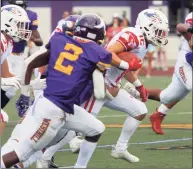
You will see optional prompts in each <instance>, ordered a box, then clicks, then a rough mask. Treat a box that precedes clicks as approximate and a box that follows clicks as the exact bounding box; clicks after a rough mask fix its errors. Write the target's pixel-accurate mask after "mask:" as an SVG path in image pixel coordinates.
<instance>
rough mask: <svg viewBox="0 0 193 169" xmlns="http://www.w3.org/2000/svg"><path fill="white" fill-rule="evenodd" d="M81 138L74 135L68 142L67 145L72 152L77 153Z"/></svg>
mask: <svg viewBox="0 0 193 169" xmlns="http://www.w3.org/2000/svg"><path fill="white" fill-rule="evenodd" d="M82 142H83V140H82V139H80V138H79V137H74V138H73V139H72V140H71V141H70V142H69V146H70V149H71V151H72V152H73V153H78V152H79V150H80V145H81V144H82Z"/></svg>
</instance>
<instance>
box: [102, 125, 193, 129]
mask: <svg viewBox="0 0 193 169" xmlns="http://www.w3.org/2000/svg"><path fill="white" fill-rule="evenodd" d="M105 127H107V128H122V127H123V125H122V124H105ZM150 127H151V124H141V125H139V128H150ZM162 128H166V129H192V124H162Z"/></svg>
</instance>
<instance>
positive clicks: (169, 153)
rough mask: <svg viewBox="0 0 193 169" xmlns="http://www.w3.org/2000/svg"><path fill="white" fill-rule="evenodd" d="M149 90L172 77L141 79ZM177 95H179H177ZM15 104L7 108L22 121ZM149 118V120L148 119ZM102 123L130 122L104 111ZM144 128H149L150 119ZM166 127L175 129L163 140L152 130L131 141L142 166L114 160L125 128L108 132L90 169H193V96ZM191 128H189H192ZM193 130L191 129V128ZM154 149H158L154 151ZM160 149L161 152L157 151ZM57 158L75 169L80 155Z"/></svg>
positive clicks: (174, 112)
mask: <svg viewBox="0 0 193 169" xmlns="http://www.w3.org/2000/svg"><path fill="white" fill-rule="evenodd" d="M141 80H142V82H144V84H145V86H146V87H153V88H164V87H166V86H167V85H168V84H169V83H170V80H171V77H153V78H151V79H150V80H149V79H145V78H141ZM176 92H177V91H176ZM15 100H16V98H14V99H13V101H12V102H11V103H10V104H9V105H8V106H7V107H6V111H7V112H8V113H9V115H10V121H16V120H18V118H17V114H16V111H15V105H14V104H15ZM158 104H159V103H156V102H153V101H148V102H147V107H148V110H149V114H151V113H152V112H153V111H154V110H155V108H156V107H157V106H158ZM147 117H148V116H147ZM99 119H100V120H101V121H103V122H104V124H120V125H122V124H123V122H124V120H125V119H126V114H124V113H122V112H117V111H114V110H109V109H107V108H103V110H102V111H101V113H100V115H99ZM14 124H15V122H10V123H9V124H8V126H7V128H6V132H5V135H4V136H3V137H2V142H3V143H4V142H5V141H6V140H7V138H8V137H9V135H10V132H11V130H12V129H13V127H14ZM142 124H149V121H148V118H146V120H144V121H143V123H142ZM164 124H171V126H170V127H171V128H169V129H164V132H165V135H163V136H160V135H156V134H154V133H153V132H152V130H151V128H142V127H140V128H139V129H138V130H137V131H136V133H135V134H134V136H133V137H132V138H131V140H130V143H132V144H131V145H129V147H128V150H129V152H131V153H132V154H134V155H136V156H138V157H139V159H140V161H139V162H138V163H128V162H126V161H123V160H115V159H113V158H111V156H110V151H111V145H113V144H115V143H116V141H117V139H118V137H119V134H120V131H121V128H113V127H112V128H106V130H105V132H104V134H103V136H102V137H101V139H100V141H99V144H98V145H99V146H101V147H100V148H97V149H96V151H95V154H94V156H93V158H92V159H91V161H90V163H89V166H88V167H92V168H192V140H191V138H192V129H191V128H192V126H191V125H192V95H191V94H189V95H188V96H187V97H186V98H185V99H184V100H183V101H181V102H180V103H179V104H178V105H177V106H176V107H175V108H173V110H172V111H170V112H169V114H168V115H167V117H166V119H165V121H164ZM174 124H176V125H177V124H183V126H182V127H183V128H181V129H173V128H172V125H174ZM188 124H189V125H188ZM187 127H189V129H188V128H187ZM186 146H187V147H186ZM153 148H154V149H153ZM156 148H157V149H156ZM66 149H68V146H66V147H64V149H63V150H64V151H61V152H58V153H57V154H56V159H55V161H56V163H57V164H58V165H59V166H60V167H68V166H73V165H74V163H75V161H76V159H77V154H72V153H71V152H70V151H67V150H66Z"/></svg>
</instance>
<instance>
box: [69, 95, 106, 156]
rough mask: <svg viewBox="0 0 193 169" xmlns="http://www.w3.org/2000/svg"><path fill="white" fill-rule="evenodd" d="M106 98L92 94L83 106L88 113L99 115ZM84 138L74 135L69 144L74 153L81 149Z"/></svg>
mask: <svg viewBox="0 0 193 169" xmlns="http://www.w3.org/2000/svg"><path fill="white" fill-rule="evenodd" d="M105 101H106V100H105V99H104V100H97V99H96V98H95V97H94V95H92V96H91V97H90V98H89V99H88V100H86V101H85V102H84V103H83V104H82V105H81V107H82V108H84V109H85V110H86V111H87V112H88V113H91V114H92V115H94V116H98V114H99V112H100V110H101V108H102V107H103V105H104V103H105ZM82 142H83V140H82V139H80V137H79V136H76V137H74V138H73V139H72V140H71V141H70V142H69V146H70V149H71V151H72V152H73V153H78V152H79V150H80V145H81V144H82Z"/></svg>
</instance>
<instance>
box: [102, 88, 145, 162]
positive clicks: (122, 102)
mask: <svg viewBox="0 0 193 169" xmlns="http://www.w3.org/2000/svg"><path fill="white" fill-rule="evenodd" d="M105 106H106V107H109V108H111V109H113V110H118V111H121V112H125V113H127V114H128V115H129V116H128V117H127V119H126V120H125V122H124V125H123V129H122V131H121V135H120V137H119V139H118V141H117V144H116V146H115V149H114V150H113V151H112V153H111V155H112V156H113V157H114V158H124V159H126V160H128V161H129V162H138V161H139V159H138V158H137V157H135V156H133V155H132V154H130V153H129V152H128V151H127V145H128V142H129V140H130V138H131V136H132V135H133V134H134V132H135V131H136V129H137V127H138V126H139V124H140V123H141V121H142V120H143V119H144V118H145V116H146V113H147V108H146V106H145V104H144V103H143V102H141V101H139V100H137V99H135V98H134V97H132V96H131V95H130V94H129V93H128V92H126V91H125V90H123V89H120V91H119V93H118V95H117V96H116V97H115V98H114V99H113V100H112V101H107V102H106V103H105Z"/></svg>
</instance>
